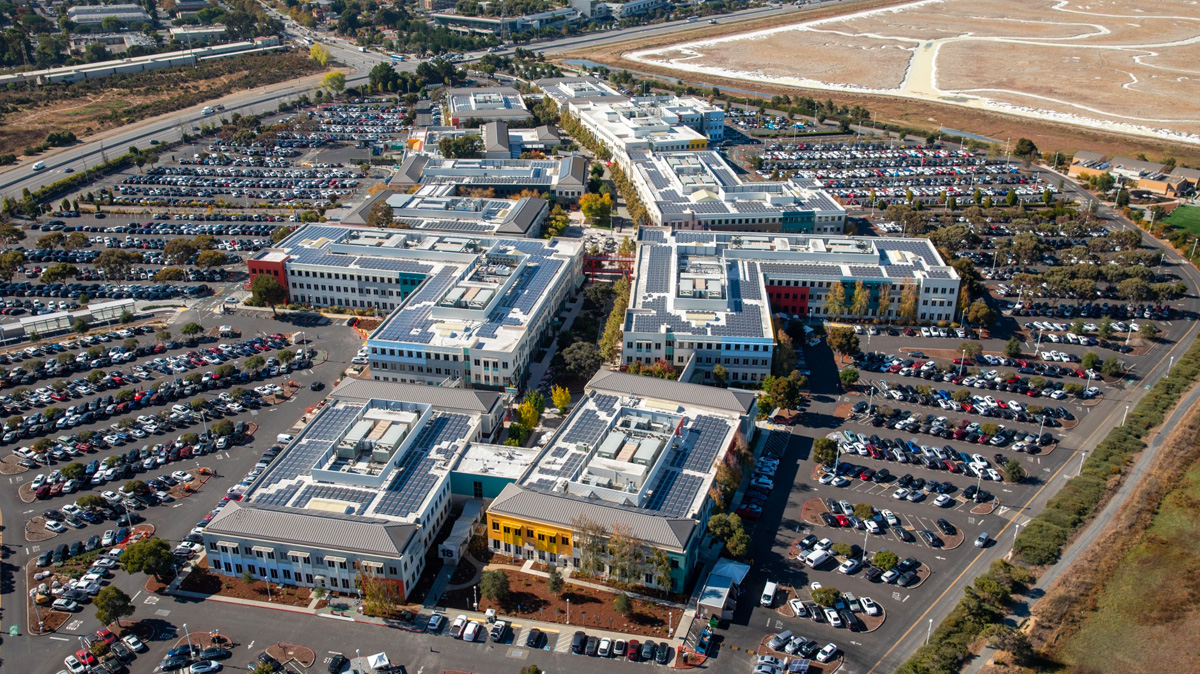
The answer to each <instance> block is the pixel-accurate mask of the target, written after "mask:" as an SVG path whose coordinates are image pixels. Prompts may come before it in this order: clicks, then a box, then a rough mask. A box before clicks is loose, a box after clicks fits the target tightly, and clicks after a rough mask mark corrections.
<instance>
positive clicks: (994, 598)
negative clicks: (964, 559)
mask: <svg viewBox="0 0 1200 674" xmlns="http://www.w3.org/2000/svg"><path fill="white" fill-rule="evenodd" d="M1030 580H1032V576H1031V575H1030V574H1029V572H1028V571H1026V570H1025V569H1023V568H1021V567H1019V566H1013V565H1012V564H1009V563H1008V562H1006V561H1004V560H1003V559H997V560H996V561H994V562H992V565H991V567H989V568H988V570H987V572H986V573H984V574H983V575H981V576H979V577H978V578H976V579H975V582H974V583H972V584H971V585H970V586H969V587H967V589H966V590H965V591H964V592H963V598H962V599H960V600H959V602H958V606H955V607H954V610H952V611H950V615H948V616H946V619H945V620H943V621H942V624H940V625H938V628H937V629H936V630H934V632H933V634H932V635H931V636H930V639H929V643H927V644H925V645H924V646H922V647H920V648H918V649H917V652H916V653H914V654H913V655H912V657H910V658H909V659H908V660H907V661H905V663H904V664H903V665H901V666H900V668H899V669H897V670H896V672H897V674H953V673H954V672H957V671H959V669H960V668H961V667H962V663H963V662H965V661H966V659H967V658H968V657H970V656H971V649H970V646H971V642H972V641H974V640H975V639H976V638H978V637H979V636H980V634H981V633H982V632H983V629H984V628H985V627H987V626H988V625H991V624H994V623H998V622H1000V621H1001V620H1003V619H1004V616H1005V614H1006V613H1007V612H1008V605H1009V602H1010V601H1011V600H1012V595H1013V593H1016V592H1019V591H1021V590H1022V589H1023V588H1024V586H1025V584H1027V583H1028V582H1029V581H1030Z"/></svg>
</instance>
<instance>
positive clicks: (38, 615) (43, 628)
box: [29, 590, 46, 632]
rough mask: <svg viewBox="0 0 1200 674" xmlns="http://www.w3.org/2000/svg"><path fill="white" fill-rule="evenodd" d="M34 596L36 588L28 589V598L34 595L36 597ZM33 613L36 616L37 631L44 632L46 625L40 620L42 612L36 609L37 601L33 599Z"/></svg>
mask: <svg viewBox="0 0 1200 674" xmlns="http://www.w3.org/2000/svg"><path fill="white" fill-rule="evenodd" d="M36 596H37V590H30V591H29V597H30V598H34V597H36ZM33 613H34V615H36V616H37V621H38V631H39V632H44V631H46V626H45V623H43V622H42V612H41V611H40V610H38V605H37V602H36V601H35V602H33Z"/></svg>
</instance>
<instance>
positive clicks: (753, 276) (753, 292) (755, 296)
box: [730, 262, 762, 300]
mask: <svg viewBox="0 0 1200 674" xmlns="http://www.w3.org/2000/svg"><path fill="white" fill-rule="evenodd" d="M734 269H736V270H737V274H738V276H739V277H740V276H742V270H741V268H739V267H737V266H736V265H735V267H734ZM758 279H759V276H758V263H757V262H747V263H746V274H745V278H744V279H742V283H741V286H740V290H741V293H742V294H741V298H742V299H744V300H761V299H762V293H761V292H759V290H758ZM730 296H735V295H733V294H732V293H730Z"/></svg>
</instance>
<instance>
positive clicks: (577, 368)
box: [562, 342, 604, 377]
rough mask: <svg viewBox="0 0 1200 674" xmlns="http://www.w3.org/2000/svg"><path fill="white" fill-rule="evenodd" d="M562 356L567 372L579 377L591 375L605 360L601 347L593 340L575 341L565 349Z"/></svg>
mask: <svg viewBox="0 0 1200 674" xmlns="http://www.w3.org/2000/svg"><path fill="white" fill-rule="evenodd" d="M562 357H563V363H564V365H565V367H566V370H567V372H569V373H571V374H573V375H575V376H577V377H591V376H592V375H593V374H594V373H595V372H596V370H599V369H600V365H601V364H603V362H604V361H603V359H602V358H601V357H600V349H599V347H597V346H596V345H595V344H592V343H591V342H575V343H574V344H572V345H570V346H568V347H567V348H566V349H563V352H562Z"/></svg>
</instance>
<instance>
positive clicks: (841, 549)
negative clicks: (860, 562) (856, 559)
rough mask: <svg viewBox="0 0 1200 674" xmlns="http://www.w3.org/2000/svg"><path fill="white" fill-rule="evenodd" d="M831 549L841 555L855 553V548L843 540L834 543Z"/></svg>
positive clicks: (848, 555)
mask: <svg viewBox="0 0 1200 674" xmlns="http://www.w3.org/2000/svg"><path fill="white" fill-rule="evenodd" d="M830 551H831V552H833V554H835V555H837V556H839V557H850V556H851V555H853V554H854V548H853V547H851V545H850V544H849V543H846V542H843V541H839V542H837V543H834V544H833V547H831V548H830Z"/></svg>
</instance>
